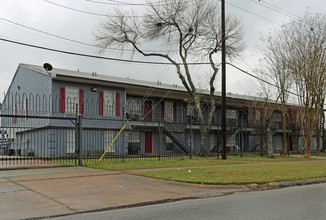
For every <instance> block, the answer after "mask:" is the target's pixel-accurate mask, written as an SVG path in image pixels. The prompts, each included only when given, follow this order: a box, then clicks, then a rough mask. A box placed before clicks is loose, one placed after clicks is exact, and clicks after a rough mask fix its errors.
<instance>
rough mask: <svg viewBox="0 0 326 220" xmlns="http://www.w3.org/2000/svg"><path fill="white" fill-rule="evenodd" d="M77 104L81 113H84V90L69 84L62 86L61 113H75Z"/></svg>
mask: <svg viewBox="0 0 326 220" xmlns="http://www.w3.org/2000/svg"><path fill="white" fill-rule="evenodd" d="M77 105H78V108H79V109H78V110H79V113H80V114H84V90H82V89H79V88H76V87H67V86H66V87H62V88H60V100H59V111H60V113H68V114H75V113H76V107H77Z"/></svg>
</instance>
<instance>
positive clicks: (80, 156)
mask: <svg viewBox="0 0 326 220" xmlns="http://www.w3.org/2000/svg"><path fill="white" fill-rule="evenodd" d="M77 131H78V166H83V151H82V116H81V115H79V116H78V121H77Z"/></svg>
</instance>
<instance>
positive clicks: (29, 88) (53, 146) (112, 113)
mask: <svg viewBox="0 0 326 220" xmlns="http://www.w3.org/2000/svg"><path fill="white" fill-rule="evenodd" d="M201 93H202V101H203V103H205V102H206V99H208V98H209V96H208V94H209V93H208V92H207V91H204V90H203V91H201ZM189 100H190V96H189V95H188V93H187V91H186V90H185V88H184V87H183V86H178V85H169V84H163V83H161V82H148V81H143V80H135V79H129V78H121V77H114V76H108V75H101V74H97V73H95V72H93V73H85V72H80V71H78V70H77V71H72V70H65V69H58V68H53V69H51V70H46V69H45V68H44V67H43V66H36V65H29V64H20V65H19V66H18V68H17V71H16V73H15V75H14V78H13V80H12V82H11V84H10V87H9V89H8V91H7V93H6V95H5V98H4V100H3V103H2V111H1V114H2V115H3V116H4V115H6V117H2V120H1V126H2V129H6V130H7V132H8V137H9V140H10V141H9V142H10V148H13V149H31V151H32V153H33V154H34V155H46V156H49V157H52V156H65V155H67V154H68V155H69V154H72V153H74V152H75V150H76V149H75V146H76V140H77V138H76V125H75V123H76V121H75V120H74V119H75V118H76V117H77V116H82V131H81V136H82V137H81V143H82V149H83V153H84V154H85V155H94V154H102V153H103V152H104V151H105V150H106V149H107V147H108V146H109V145H110V144H111V142H112V140H113V139H114V137H115V136H116V134H117V133H118V132H119V130H120V129H121V128H122V127H123V125H126V129H125V130H124V131H123V133H122V134H121V135H120V136H119V137H118V138H117V141H116V142H115V143H114V144H113V146H112V147H111V148H110V150H109V153H110V154H115V155H121V154H124V155H135V154H144V155H147V154H155V155H158V154H183V153H186V154H187V153H189V152H190V150H191V149H192V152H193V153H198V152H199V149H200V142H201V136H200V127H199V126H200V125H199V123H198V119H197V118H196V112H195V111H194V110H193V109H192V106H191V102H189ZM254 100H257V99H256V98H254V97H250V96H242V95H234V94H227V106H228V110H227V126H228V130H227V131H228V143H227V145H228V147H229V150H230V151H231V150H233V151H237V150H239V146H242V147H243V149H244V150H245V151H251V150H254V149H255V148H256V146H257V140H256V139H257V129H255V128H253V126H252V125H250V123H249V122H250V120H249V118H250V117H249V113H248V111H249V109H250V108H249V107H250V105H251V104H250V103H251V102H253V101H254ZM216 103H217V110H216V114H215V116H214V121H213V125H212V129H211V132H210V138H209V140H210V141H209V145H210V149H211V151H214V150H215V152H216V149H217V148H218V147H217V146H219V145H220V137H219V136H220V130H221V126H220V121H221V119H220V117H221V114H220V112H221V111H220V103H221V97H220V94H219V93H218V92H216ZM204 107H205V106H204V104H203V108H204ZM204 115H205V117H207V111H205V110H204ZM275 118H276V121H275V123H278V122H280V120H281V118H279V117H275ZM280 131H281V128H279V127H277V129H275V132H274V139H275V142H277V143H279V142H281V140H282V134H281V133H280ZM275 149H277V150H279V145H277V144H276V145H275Z"/></svg>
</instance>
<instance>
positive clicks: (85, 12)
mask: <svg viewBox="0 0 326 220" xmlns="http://www.w3.org/2000/svg"><path fill="white" fill-rule="evenodd" d="M43 1H44V2H47V3H49V4H52V5H56V6H58V7H61V8H65V9H69V10H72V11H76V12H80V13H84V14H90V15H95V16H101V17H117V16H114V15H106V14H101V13H95V12H90V11H85V10H80V9H76V8H72V7H68V6H65V5H61V4H58V3H55V2H52V1H49V0H43ZM126 17H144V16H126Z"/></svg>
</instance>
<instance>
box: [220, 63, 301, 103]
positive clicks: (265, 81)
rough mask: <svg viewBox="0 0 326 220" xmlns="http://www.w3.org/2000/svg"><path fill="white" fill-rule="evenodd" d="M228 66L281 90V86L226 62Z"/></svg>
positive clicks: (290, 92) (295, 94)
mask: <svg viewBox="0 0 326 220" xmlns="http://www.w3.org/2000/svg"><path fill="white" fill-rule="evenodd" d="M226 64H228V65H230V66H232V67H233V68H235V69H237V70H239V71H241V72H243V73H244V74H247V75H248V76H250V77H252V78H255V79H257V80H259V81H261V82H263V83H266V84H268V85H270V86H273V87H275V88H277V89H281V88H280V87H279V86H277V85H275V84H273V83H271V82H268V81H267V80H264V79H262V78H259V77H258V76H255V75H254V74H252V73H249V72H248V71H245V70H243V69H241V68H240V67H238V66H236V65H234V64H232V63H229V62H226ZM285 91H286V92H288V93H289V94H292V95H294V96H298V97H299V95H298V94H297V93H294V92H292V91H289V90H285Z"/></svg>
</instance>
